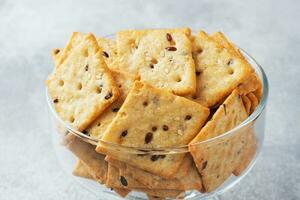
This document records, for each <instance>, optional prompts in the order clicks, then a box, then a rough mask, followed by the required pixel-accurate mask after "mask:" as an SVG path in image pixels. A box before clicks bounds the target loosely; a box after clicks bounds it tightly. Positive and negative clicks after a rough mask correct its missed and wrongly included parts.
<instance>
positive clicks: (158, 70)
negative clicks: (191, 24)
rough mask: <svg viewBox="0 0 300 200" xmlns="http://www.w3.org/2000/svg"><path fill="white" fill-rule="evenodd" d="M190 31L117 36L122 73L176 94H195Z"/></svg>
mask: <svg viewBox="0 0 300 200" xmlns="http://www.w3.org/2000/svg"><path fill="white" fill-rule="evenodd" d="M189 37H190V29H188V28H182V29H159V30H126V31H120V32H118V33H117V36H116V42H117V54H118V57H119V59H118V65H117V67H119V68H120V70H125V71H127V72H129V73H133V74H137V75H139V76H140V77H141V80H142V81H144V82H146V83H148V84H150V85H153V86H155V87H158V88H165V89H167V90H169V91H173V92H174V93H175V94H179V95H184V94H194V93H195V89H196V88H195V86H196V77H195V64H194V61H193V58H192V45H191V42H190V39H189Z"/></svg>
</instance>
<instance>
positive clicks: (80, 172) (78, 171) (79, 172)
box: [73, 160, 130, 197]
mask: <svg viewBox="0 0 300 200" xmlns="http://www.w3.org/2000/svg"><path fill="white" fill-rule="evenodd" d="M91 174H92V172H91V170H90V169H89V168H88V167H87V166H86V165H85V164H84V162H82V161H81V160H78V161H77V163H76V165H75V168H74V170H73V175H74V176H79V177H83V178H88V179H92V180H94V178H93V176H92V175H91ZM96 181H97V180H96ZM112 190H114V191H115V192H116V193H117V194H119V195H120V196H121V197H126V196H127V194H128V193H129V192H130V190H128V189H121V188H112Z"/></svg>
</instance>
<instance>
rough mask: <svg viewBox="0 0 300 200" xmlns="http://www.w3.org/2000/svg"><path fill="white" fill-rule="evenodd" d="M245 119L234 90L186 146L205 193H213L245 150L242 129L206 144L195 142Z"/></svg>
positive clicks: (240, 101) (244, 112) (245, 115)
mask: <svg viewBox="0 0 300 200" xmlns="http://www.w3.org/2000/svg"><path fill="white" fill-rule="evenodd" d="M247 117H248V114H247V112H246V110H245V107H244V105H243V102H242V99H241V97H240V95H239V94H238V91H237V90H234V91H233V92H232V94H231V95H230V96H229V97H228V98H227V99H226V100H225V102H224V103H223V104H222V105H221V106H220V107H219V109H218V110H217V111H216V113H215V114H214V115H213V117H212V119H211V120H210V121H209V122H207V124H206V125H205V126H204V127H203V128H202V129H201V131H200V133H199V134H198V135H197V137H195V139H194V140H193V141H192V142H191V143H190V145H189V150H190V152H191V154H192V156H193V159H194V161H195V164H196V166H197V168H198V171H199V172H200V175H201V179H202V182H203V187H204V190H205V191H206V192H211V191H213V190H215V189H216V188H217V187H218V186H220V185H221V184H222V183H223V182H224V181H225V180H226V179H227V178H228V177H229V176H230V175H231V173H232V172H233V171H234V169H235V167H236V165H237V164H236V163H237V160H238V159H237V158H238V155H239V154H240V152H241V151H242V149H243V148H245V145H244V143H243V142H242V141H243V140H244V137H245V135H246V134H243V133H244V132H245V130H243V129H241V130H239V131H236V132H234V133H232V134H229V135H228V136H227V137H225V136H224V137H223V138H218V139H215V140H213V141H210V142H209V141H208V142H204V143H199V142H201V141H205V140H207V139H210V138H213V137H216V136H219V135H221V134H223V133H225V132H226V131H229V130H231V129H232V128H234V127H235V126H237V125H238V124H240V123H242V122H243V121H244V120H245V119H246V118H247ZM197 143H198V144H197Z"/></svg>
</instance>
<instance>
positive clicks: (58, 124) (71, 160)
mask: <svg viewBox="0 0 300 200" xmlns="http://www.w3.org/2000/svg"><path fill="white" fill-rule="evenodd" d="M240 50H241V52H242V53H243V55H244V56H245V58H246V59H247V60H248V62H249V63H250V64H251V65H252V67H253V68H254V70H255V71H256V73H257V74H258V76H259V77H260V79H261V81H262V85H263V95H262V97H261V100H260V103H259V105H258V106H257V107H256V110H255V111H254V112H253V113H252V114H251V115H250V116H249V117H248V118H247V119H246V120H245V121H244V122H242V123H241V124H240V125H239V126H237V127H235V128H234V129H232V130H230V131H228V132H225V133H223V134H222V135H220V136H218V137H215V138H212V139H209V140H206V141H203V142H200V143H197V144H196V146H203V147H204V146H207V145H208V146H214V145H217V144H219V143H223V142H224V141H225V140H226V139H230V138H231V137H234V136H235V135H239V134H245V132H246V131H245V130H248V131H249V130H252V131H253V133H254V135H255V140H256V146H257V148H256V153H255V155H254V156H253V159H252V161H251V162H250V163H249V165H248V166H247V168H246V169H245V170H244V171H243V172H242V173H241V174H240V175H239V176H234V175H231V176H230V177H229V178H228V179H227V180H226V181H225V182H224V183H223V184H222V185H221V186H219V187H218V188H217V189H216V190H214V191H213V192H210V193H200V192H199V191H196V190H190V191H186V192H185V194H184V195H183V196H182V195H181V198H182V197H184V198H185V199H202V198H204V199H205V198H216V199H217V197H218V195H220V194H222V193H224V192H226V191H227V190H229V189H230V188H232V187H233V186H234V185H236V184H237V183H238V182H239V181H241V180H242V179H243V178H244V177H245V176H246V175H247V174H248V173H249V172H250V170H251V169H252V168H253V166H254V164H255V162H256V160H257V157H258V156H259V154H260V152H261V149H262V145H263V142H264V130H265V107H266V104H267V98H268V81H267V77H266V75H265V72H264V71H263V69H262V67H261V66H260V65H259V64H258V63H257V62H256V61H255V59H254V58H252V57H251V56H250V55H249V54H248V53H246V52H245V51H244V50H242V49H240ZM46 97H47V102H48V105H49V112H48V113H49V114H48V116H49V122H51V123H49V130H50V131H51V132H52V136H53V145H54V148H55V150H56V154H57V157H58V159H59V162H60V164H61V166H62V168H63V169H64V171H65V172H66V173H68V174H72V170H73V169H74V166H75V164H76V161H77V159H76V157H75V156H74V155H73V154H72V153H71V152H70V151H69V150H68V149H67V148H66V147H65V146H64V145H62V141H63V139H64V137H65V134H62V133H70V134H73V135H75V136H76V137H78V138H80V139H81V140H84V141H85V142H88V143H90V144H93V145H96V144H97V143H99V142H101V143H103V144H104V145H106V146H109V148H113V149H115V150H116V151H120V152H122V153H124V152H126V153H128V154H140V153H141V150H140V149H135V148H129V147H121V146H117V145H113V144H108V143H105V142H103V141H100V140H97V139H93V138H91V137H89V136H87V135H85V134H83V133H81V132H78V131H76V130H74V129H73V128H72V127H71V126H70V125H69V124H67V123H65V122H63V121H62V120H61V119H60V118H59V117H58V116H57V114H56V113H55V110H54V107H53V105H52V101H51V100H50V98H49V97H48V93H47V92H46ZM188 152H189V149H188V146H187V145H186V146H180V147H176V148H168V149H147V151H146V153H147V154H156V155H157V154H182V153H188ZM142 153H143V152H142ZM73 177H74V179H76V180H77V181H78V182H79V183H81V185H82V186H83V189H86V190H89V191H90V192H92V193H94V194H95V195H97V197H101V199H120V198H121V197H119V196H118V195H117V194H116V193H114V192H113V191H111V189H110V188H106V187H105V186H103V185H101V184H99V183H97V182H95V181H92V180H88V179H84V178H80V177H76V176H73ZM126 199H147V196H146V195H145V194H144V193H141V192H135V191H132V192H130V193H129V194H128V195H127V197H126Z"/></svg>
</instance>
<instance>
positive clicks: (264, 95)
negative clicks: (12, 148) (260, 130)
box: [46, 35, 269, 154]
mask: <svg viewBox="0 0 300 200" xmlns="http://www.w3.org/2000/svg"><path fill="white" fill-rule="evenodd" d="M109 37H112V36H111V35H108V36H105V38H109ZM237 48H238V49H239V50H240V51H241V52H242V54H243V56H244V57H245V59H246V60H247V61H248V62H249V64H250V65H251V66H252V68H253V69H254V70H255V72H256V73H257V74H258V76H259V78H260V80H261V82H262V89H263V93H262V97H261V100H260V102H259V104H258V106H257V107H256V109H255V111H254V112H253V113H252V114H251V115H250V116H248V117H247V119H245V120H244V121H243V122H242V123H241V124H239V125H238V126H236V127H234V128H233V129H231V130H229V131H226V132H224V133H223V134H220V135H218V136H216V137H213V138H210V139H208V140H204V141H200V142H197V143H193V144H191V145H193V146H194V145H200V144H206V143H210V142H213V141H216V140H220V139H222V138H225V137H227V136H229V135H231V134H233V133H235V132H236V131H238V130H239V129H242V128H243V127H246V126H247V125H249V124H250V123H252V122H253V121H254V120H256V119H257V118H258V117H259V116H260V114H261V113H262V112H263V111H264V109H265V108H266V105H267V101H268V95H269V82H268V79H267V76H266V73H265V71H264V70H263V68H262V66H261V65H260V64H259V63H258V62H257V61H256V60H255V59H254V58H253V57H252V56H251V55H250V54H249V53H247V52H246V51H245V50H244V49H242V48H240V47H237ZM251 63H253V64H254V65H253V64H251ZM46 100H47V104H48V107H49V108H50V110H51V113H52V114H53V115H54V117H55V119H56V120H58V121H59V123H60V124H61V125H63V127H64V128H65V129H66V130H67V131H68V132H69V133H71V134H73V135H75V136H77V137H79V138H81V139H83V140H84V141H86V142H88V143H90V144H93V145H97V144H99V143H101V144H102V145H105V146H106V147H110V148H113V149H116V148H119V149H120V150H122V151H128V150H129V152H132V151H134V152H138V153H139V154H158V152H159V154H169V153H185V152H189V150H188V147H189V144H186V145H180V146H176V147H161V148H141V147H133V146H125V145H119V144H114V143H110V142H106V141H103V140H101V139H96V138H92V137H90V136H88V135H86V134H84V133H82V132H80V131H77V130H76V129H75V128H73V127H72V126H71V124H69V123H67V122H65V121H63V120H62V119H61V118H60V117H59V116H58V114H57V113H56V111H55V109H54V106H53V102H52V101H51V98H50V97H49V93H48V90H47V87H46Z"/></svg>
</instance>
